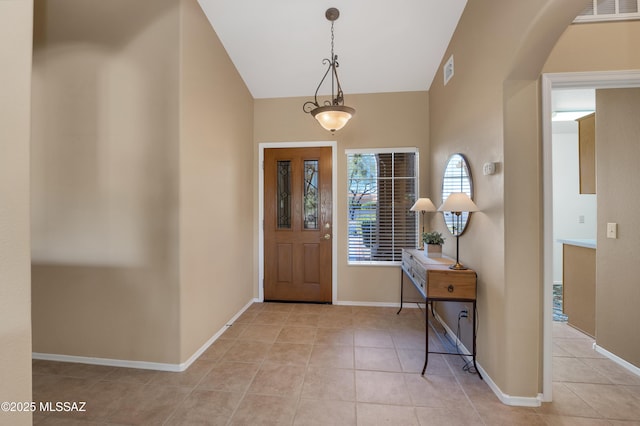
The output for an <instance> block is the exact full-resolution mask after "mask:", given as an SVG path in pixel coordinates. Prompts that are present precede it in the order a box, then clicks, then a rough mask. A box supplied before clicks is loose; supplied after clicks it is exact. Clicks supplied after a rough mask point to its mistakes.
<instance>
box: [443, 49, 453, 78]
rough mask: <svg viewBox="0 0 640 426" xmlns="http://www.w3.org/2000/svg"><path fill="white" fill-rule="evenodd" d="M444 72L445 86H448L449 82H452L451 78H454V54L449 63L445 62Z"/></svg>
mask: <svg viewBox="0 0 640 426" xmlns="http://www.w3.org/2000/svg"><path fill="white" fill-rule="evenodd" d="M442 71H443V72H442V73H443V74H444V85H445V86H446V85H447V83H448V82H449V80H451V77H453V54H451V56H450V57H449V59H447V62H445V64H444V66H443V67H442Z"/></svg>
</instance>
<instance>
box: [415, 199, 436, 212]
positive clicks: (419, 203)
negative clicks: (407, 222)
mask: <svg viewBox="0 0 640 426" xmlns="http://www.w3.org/2000/svg"><path fill="white" fill-rule="evenodd" d="M409 210H411V211H412V212H435V211H436V206H434V205H433V203H432V202H431V200H430V199H428V198H418V199H417V200H416V202H415V203H414V204H413V206H411V208H410V209H409Z"/></svg>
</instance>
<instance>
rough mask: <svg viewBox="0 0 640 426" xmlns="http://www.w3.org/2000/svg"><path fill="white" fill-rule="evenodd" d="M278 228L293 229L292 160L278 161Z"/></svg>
mask: <svg viewBox="0 0 640 426" xmlns="http://www.w3.org/2000/svg"><path fill="white" fill-rule="evenodd" d="M277 196H278V205H277V217H278V229H291V161H289V160H286V161H278V189H277Z"/></svg>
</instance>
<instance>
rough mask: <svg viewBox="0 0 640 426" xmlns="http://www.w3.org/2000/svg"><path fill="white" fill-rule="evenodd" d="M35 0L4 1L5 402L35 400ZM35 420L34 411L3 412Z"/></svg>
mask: <svg viewBox="0 0 640 426" xmlns="http://www.w3.org/2000/svg"><path fill="white" fill-rule="evenodd" d="M32 16H33V2H32V1H27V0H8V1H1V2H0V52H2V57H1V58H0V82H2V83H1V87H0V93H2V95H0V152H1V153H2V155H0V271H2V272H1V273H0V377H1V378H2V379H1V380H0V401H16V402H17V401H31V318H30V312H31V307H30V294H31V288H30V285H29V279H30V274H29V256H30V254H29V133H30V130H29V117H30V103H31V100H30V98H31V41H32V38H31V34H32ZM0 423H2V424H11V425H29V424H31V413H4V412H0Z"/></svg>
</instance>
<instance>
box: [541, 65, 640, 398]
mask: <svg viewBox="0 0 640 426" xmlns="http://www.w3.org/2000/svg"><path fill="white" fill-rule="evenodd" d="M622 87H640V70H625V71H599V72H576V73H546V74H542V81H541V91H542V161H543V167H542V174H543V176H542V180H543V221H544V225H543V233H544V235H543V241H544V251H543V263H544V266H543V321H542V322H543V325H542V328H543V338H542V341H543V345H542V363H543V367H542V368H543V369H542V396H541V398H542V401H545V402H550V401H551V399H552V394H551V389H552V386H553V370H552V365H553V350H552V346H553V176H552V172H551V160H552V158H551V148H552V147H551V142H552V140H551V139H552V138H551V112H552V111H551V108H552V107H551V95H552V91H553V89H586V88H596V89H613V88H622Z"/></svg>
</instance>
